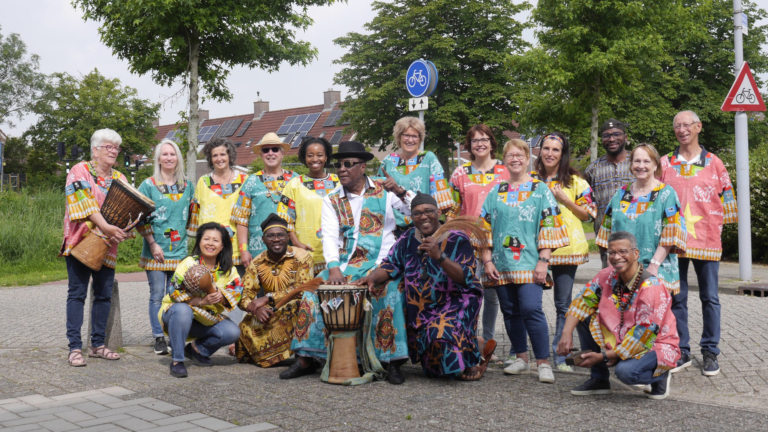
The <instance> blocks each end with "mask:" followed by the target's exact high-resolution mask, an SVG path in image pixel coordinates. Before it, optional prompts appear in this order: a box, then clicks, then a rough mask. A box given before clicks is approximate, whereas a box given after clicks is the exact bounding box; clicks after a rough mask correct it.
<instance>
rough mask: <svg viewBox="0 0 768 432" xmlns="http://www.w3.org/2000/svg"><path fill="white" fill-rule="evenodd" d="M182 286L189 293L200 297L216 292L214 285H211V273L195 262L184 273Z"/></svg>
mask: <svg viewBox="0 0 768 432" xmlns="http://www.w3.org/2000/svg"><path fill="white" fill-rule="evenodd" d="M184 288H185V289H186V290H187V292H188V293H190V294H191V295H196V296H200V297H205V296H206V295H208V294H212V293H214V292H216V287H215V286H214V285H213V275H212V274H211V271H210V270H208V268H207V267H206V266H204V265H202V264H195V265H193V266H191V267H190V268H189V269H187V272H186V273H184Z"/></svg>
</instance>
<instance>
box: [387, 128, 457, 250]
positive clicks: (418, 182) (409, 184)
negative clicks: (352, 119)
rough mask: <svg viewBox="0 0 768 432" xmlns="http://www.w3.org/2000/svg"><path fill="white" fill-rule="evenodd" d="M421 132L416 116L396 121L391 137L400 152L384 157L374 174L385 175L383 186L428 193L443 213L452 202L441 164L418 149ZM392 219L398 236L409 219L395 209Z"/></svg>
mask: <svg viewBox="0 0 768 432" xmlns="http://www.w3.org/2000/svg"><path fill="white" fill-rule="evenodd" d="M425 135H426V132H425V129H424V123H423V122H422V121H421V120H419V119H418V118H416V117H403V118H401V119H400V120H398V121H397V122H396V123H395V127H394V128H393V129H392V136H393V137H394V138H395V147H397V148H398V149H399V150H400V152H399V153H392V154H390V155H389V156H387V157H385V158H384V161H383V163H382V164H381V167H380V168H379V172H378V176H379V177H384V172H386V173H387V174H389V176H390V178H389V179H387V180H386V181H385V182H384V187H385V188H387V187H388V186H389V187H395V186H396V185H399V186H402V187H403V188H405V189H407V190H410V191H413V192H414V193H416V192H421V193H425V194H429V195H432V197H433V198H434V199H435V200H437V208H438V209H439V210H440V211H442V212H447V211H448V210H449V209H451V208H452V207H453V205H454V202H453V198H452V197H451V190H450V189H449V187H448V181H447V180H446V178H445V173H444V172H443V166H442V165H440V161H438V160H437V157H436V156H435V154H434V153H432V152H431V151H419V148H420V146H421V142H422V141H423V140H424V136H425ZM388 190H389V189H388ZM395 222H396V223H397V228H396V229H395V238H399V237H400V235H401V234H402V233H404V232H405V231H406V230H407V229H408V228H409V227H410V226H411V225H412V220H411V218H410V217H408V216H404V215H403V214H402V213H400V212H399V211H397V210H395Z"/></svg>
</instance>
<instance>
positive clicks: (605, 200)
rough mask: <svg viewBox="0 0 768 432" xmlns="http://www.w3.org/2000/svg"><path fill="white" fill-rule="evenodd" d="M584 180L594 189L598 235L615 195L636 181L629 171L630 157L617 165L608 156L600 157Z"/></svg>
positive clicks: (589, 167) (586, 172)
mask: <svg viewBox="0 0 768 432" xmlns="http://www.w3.org/2000/svg"><path fill="white" fill-rule="evenodd" d="M584 178H585V179H586V180H587V183H589V185H590V187H592V198H593V199H594V201H595V204H597V217H596V218H595V234H597V232H598V231H600V226H601V225H602V223H603V217H604V216H605V210H606V209H607V208H608V204H609V203H610V202H611V199H612V198H613V195H615V194H616V191H617V190H619V188H620V187H622V186H624V185H626V184H628V183H632V182H633V181H634V180H635V177H634V176H633V175H632V172H631V171H630V170H629V155H627V156H626V157H625V158H624V160H623V161H621V162H617V163H613V162H608V158H607V156H602V157H600V158H599V159H597V160H596V161H594V162H592V163H591V164H589V166H588V167H587V169H586V170H584Z"/></svg>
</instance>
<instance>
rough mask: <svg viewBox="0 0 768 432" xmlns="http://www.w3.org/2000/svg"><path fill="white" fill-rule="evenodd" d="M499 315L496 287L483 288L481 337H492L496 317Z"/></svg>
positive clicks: (494, 332) (486, 338)
mask: <svg viewBox="0 0 768 432" xmlns="http://www.w3.org/2000/svg"><path fill="white" fill-rule="evenodd" d="M498 316H499V296H498V295H497V294H496V288H494V287H484V288H483V339H485V340H488V339H493V336H494V334H496V317H498Z"/></svg>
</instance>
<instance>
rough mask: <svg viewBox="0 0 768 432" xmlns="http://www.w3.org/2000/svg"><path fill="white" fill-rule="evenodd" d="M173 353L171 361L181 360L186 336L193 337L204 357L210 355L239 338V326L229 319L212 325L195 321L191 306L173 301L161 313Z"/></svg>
mask: <svg viewBox="0 0 768 432" xmlns="http://www.w3.org/2000/svg"><path fill="white" fill-rule="evenodd" d="M163 322H164V323H165V327H166V328H167V329H168V337H169V339H170V344H171V352H172V353H173V361H176V362H183V361H184V360H185V358H184V344H185V343H186V341H187V338H188V337H191V338H195V346H196V347H197V350H198V351H199V352H200V354H201V355H202V356H204V357H210V356H212V355H213V353H215V352H216V351H217V350H218V349H219V348H221V347H224V346H228V345H231V344H233V343H235V342H236V341H237V340H238V339H239V338H240V328H239V327H238V326H237V324H235V323H233V322H232V321H230V320H229V319H224V320H223V321H221V322H218V323H216V324H214V325H212V326H207V325H203V324H201V323H200V322H198V321H195V319H194V315H193V314H192V308H190V307H189V305H188V304H186V303H174V304H172V305H171V307H170V308H168V310H167V311H165V313H164V314H163Z"/></svg>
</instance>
